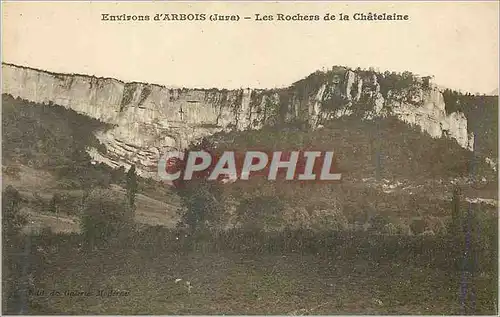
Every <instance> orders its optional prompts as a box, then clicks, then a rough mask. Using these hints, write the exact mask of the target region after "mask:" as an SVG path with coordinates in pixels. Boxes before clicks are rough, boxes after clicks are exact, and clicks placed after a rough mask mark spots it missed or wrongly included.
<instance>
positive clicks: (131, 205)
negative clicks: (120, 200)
mask: <svg viewBox="0 0 500 317" xmlns="http://www.w3.org/2000/svg"><path fill="white" fill-rule="evenodd" d="M137 188H138V186H137V173H136V171H135V165H132V166H131V167H130V169H129V170H128V172H127V207H128V211H129V213H130V215H133V214H134V213H135V196H136V194H137Z"/></svg>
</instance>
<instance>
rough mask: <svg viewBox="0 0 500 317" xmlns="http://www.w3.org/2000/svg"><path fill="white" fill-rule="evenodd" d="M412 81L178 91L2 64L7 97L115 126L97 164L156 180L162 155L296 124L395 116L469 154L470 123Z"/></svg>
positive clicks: (359, 78)
mask: <svg viewBox="0 0 500 317" xmlns="http://www.w3.org/2000/svg"><path fill="white" fill-rule="evenodd" d="M403 75H404V74H403ZM410 77H411V76H410ZM410 77H408V76H406V77H405V76H403V77H402V78H396V80H395V81H392V82H391V81H389V79H390V78H391V74H386V75H381V74H378V73H376V72H374V71H361V70H351V69H349V68H345V67H334V68H332V69H331V70H329V71H327V72H316V73H314V74H312V75H310V76H309V77H307V78H305V79H303V80H301V81H299V82H296V83H294V84H292V85H291V86H290V87H289V88H285V89H274V90H251V89H240V90H217V89H174V88H168V87H164V86H158V85H153V84H145V83H125V82H122V81H119V80H116V79H110V78H96V77H92V76H84V75H74V74H55V73H50V72H46V71H41V70H36V69H31V68H26V67H19V66H15V65H9V64H3V65H2V78H3V81H2V93H6V94H10V95H12V96H13V97H19V98H22V99H26V100H28V101H31V102H36V103H53V104H57V105H61V106H64V107H66V108H71V109H73V110H75V111H77V112H79V113H82V114H85V115H88V116H90V117H93V118H96V119H99V120H101V121H103V122H106V123H110V124H112V125H113V126H114V127H113V128H112V129H110V130H106V131H97V132H95V133H96V136H97V137H98V139H99V140H100V141H101V142H102V143H103V144H104V145H105V147H106V149H107V150H106V152H105V153H100V152H98V151H97V150H96V149H89V153H90V154H91V155H92V157H93V158H94V159H95V160H96V161H101V162H104V163H106V164H108V165H110V166H119V165H125V166H126V167H128V166H129V165H130V164H132V163H133V164H136V165H137V167H138V171H139V172H140V173H141V174H142V175H144V176H152V177H154V176H155V175H156V171H155V169H156V166H157V160H158V157H159V155H160V153H163V152H164V151H166V150H168V149H173V148H176V149H179V148H185V147H186V146H187V145H188V144H189V143H190V142H192V141H194V140H196V139H199V138H201V137H203V136H206V135H210V134H213V133H215V132H218V131H222V130H230V129H237V130H245V129H258V128H260V127H262V126H263V125H274V124H276V123H282V122H297V121H298V122H302V123H304V124H306V125H307V126H308V127H309V128H312V129H316V128H320V127H321V125H322V124H323V123H324V122H325V121H327V120H329V119H330V118H338V117H341V116H346V115H360V116H361V118H363V119H365V120H370V119H372V118H374V117H377V116H387V115H395V116H397V117H398V118H399V119H401V120H403V121H405V122H407V123H409V124H412V125H417V126H420V127H421V128H422V130H423V131H425V132H427V133H429V134H430V135H431V136H432V137H436V138H437V137H449V138H452V139H455V140H456V141H457V142H458V143H459V144H460V145H461V146H462V147H464V148H468V149H472V147H473V143H472V140H473V138H472V136H471V135H469V133H468V131H467V120H466V118H465V116H464V115H463V114H462V113H457V112H454V113H451V114H447V113H446V111H445V104H444V100H443V95H442V93H441V92H440V91H439V89H438V88H437V87H436V86H434V85H433V84H432V83H430V81H429V79H428V78H418V77H411V78H410ZM408 79H410V80H408Z"/></svg>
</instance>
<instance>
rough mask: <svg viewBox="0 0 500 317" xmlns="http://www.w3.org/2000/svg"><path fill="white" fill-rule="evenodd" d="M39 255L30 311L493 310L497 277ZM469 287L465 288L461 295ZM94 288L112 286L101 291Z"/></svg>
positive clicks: (329, 262)
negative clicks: (463, 280)
mask: <svg viewBox="0 0 500 317" xmlns="http://www.w3.org/2000/svg"><path fill="white" fill-rule="evenodd" d="M70 253H71V254H70ZM44 258H45V260H44V263H43V264H42V263H40V265H39V266H37V270H38V271H40V270H42V271H43V272H42V273H41V274H38V276H39V277H38V278H36V279H35V281H34V284H33V285H32V286H31V288H30V289H31V291H32V293H31V294H30V295H29V296H28V303H27V305H28V311H27V312H26V313H28V314H37V315H38V314H62V313H64V314H79V315H81V314H96V315H97V314H107V315H110V314H111V315H112V314H126V315H132V314H143V315H144V314H153V315H154V314H162V315H181V314H189V315H196V314H231V315H237V314H260V315H264V314H274V315H278V314H280V315H311V314H313V315H330V314H357V315H361V314H413V315H420V314H433V315H438V314H445V315H448V314H463V313H466V314H494V313H495V309H496V308H495V304H494V303H495V302H496V292H495V288H496V283H495V277H494V276H490V275H488V274H485V273H483V274H481V275H478V276H476V277H468V278H467V281H466V282H467V285H466V284H464V283H463V282H461V276H460V273H458V272H452V271H443V270H441V269H436V268H430V267H429V266H426V265H425V264H423V263H418V264H417V263H407V262H403V261H385V262H380V261H379V262H372V261H369V260H359V259H352V258H350V259H347V258H341V257H337V258H325V257H320V256H313V255H300V254H286V255H262V254H261V255H253V254H242V253H208V254H206V253H205V254H204V253H198V252H190V253H185V254H177V253H167V252H165V253H163V252H150V251H134V250H119V251H118V250H117V251H113V252H112V253H111V252H109V251H105V252H98V251H94V253H93V254H83V253H79V254H77V253H76V252H75V251H69V250H68V251H63V250H60V251H59V252H54V253H51V254H50V255H46V256H45V257H44ZM187 282H188V283H189V284H188V283H187ZM461 285H462V288H461ZM465 285H466V287H467V288H468V292H469V295H468V296H467V295H466V296H467V297H465V298H462V297H461V292H463V287H464V286H465ZM99 290H104V291H105V292H109V290H114V291H115V292H116V293H114V294H113V295H112V296H106V295H105V296H97V294H99V293H98V291H99ZM51 291H58V292H60V293H61V295H60V296H55V295H54V294H51V293H50V292H51ZM67 291H73V292H75V293H74V294H73V296H70V295H69V294H68V293H67V294H66V295H65V294H64V293H65V292H67ZM77 291H84V292H90V294H86V295H77V294H76V292H77ZM119 292H121V293H119ZM104 294H108V293H104ZM462 300H464V303H463V304H462V303H461V301H462ZM19 304H21V303H19V302H18V303H17V305H19ZM18 307H19V306H18ZM464 309H465V311H464Z"/></svg>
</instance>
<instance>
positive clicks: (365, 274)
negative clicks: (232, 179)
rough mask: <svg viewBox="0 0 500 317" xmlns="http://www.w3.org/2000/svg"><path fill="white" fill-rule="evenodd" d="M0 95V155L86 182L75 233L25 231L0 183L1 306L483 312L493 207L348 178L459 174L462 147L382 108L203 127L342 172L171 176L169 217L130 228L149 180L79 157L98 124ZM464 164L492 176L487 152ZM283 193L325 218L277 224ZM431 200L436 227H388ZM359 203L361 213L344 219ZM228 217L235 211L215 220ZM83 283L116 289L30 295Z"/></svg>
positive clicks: (491, 306) (17, 202)
mask: <svg viewBox="0 0 500 317" xmlns="http://www.w3.org/2000/svg"><path fill="white" fill-rule="evenodd" d="M2 101H3V110H2V114H3V116H2V123H3V129H4V131H3V133H4V134H3V153H4V154H3V155H4V158H3V159H4V164H10V163H12V162H18V163H22V164H25V165H29V166H32V167H35V168H37V169H45V170H49V171H51V172H52V173H54V175H57V177H58V180H59V182H60V183H61V184H62V183H69V182H71V184H72V185H71V186H72V188H76V189H83V190H84V191H85V195H84V197H83V199H81V200H79V201H76V202H74V204H75V206H76V209H77V210H78V212H77V214H78V215H79V216H80V217H81V229H82V230H81V234H63V233H58V234H56V233H53V232H51V231H50V230H44V231H42V232H39V233H29V234H24V233H22V232H21V231H20V229H21V228H22V226H23V225H24V224H25V222H26V219H25V218H24V217H23V216H22V213H21V212H20V211H21V206H22V205H23V203H24V202H23V199H22V198H21V196H20V195H19V193H18V191H17V190H16V189H15V188H12V187H7V188H4V190H3V193H2V216H3V217H2V220H3V223H2V226H3V227H2V228H3V230H2V233H3V235H4V236H3V237H2V238H3V239H2V241H3V272H2V273H3V281H2V282H3V288H2V291H3V310H4V311H3V313H6V314H7V313H8V314H16V313H20V312H22V313H24V314H44V313H45V314H58V313H59V314H61V313H66V314H67V313H72V314H82V313H89V314H91V313H93V314H110V313H117V314H119V313H121V314H206V313H211V314H222V313H227V314H248V313H257V314H259V313H263V314H266V313H267V314H292V313H295V314H296V313H301V314H335V313H346V314H347V313H357V314H363V313H379V314H397V313H401V314H495V313H497V311H496V308H497V297H498V294H497V280H498V279H497V276H498V274H497V273H498V272H497V258H498V253H497V249H498V246H497V241H498V236H497V232H498V230H497V218H496V217H497V214H496V210H491V209H488V208H487V207H486V206H483V205H481V206H480V205H469V204H467V203H464V197H463V195H462V193H461V192H460V190H459V189H458V188H457V189H455V190H453V191H451V190H450V192H447V193H446V195H447V196H449V197H451V203H450V202H445V203H444V204H443V202H442V201H443V200H442V199H441V204H443V206H439V207H436V204H435V202H434V201H433V200H431V198H429V197H427V196H425V195H421V196H419V197H418V199H417V200H416V201H415V200H413V201H412V204H410V203H408V204H406V205H405V206H406V207H405V208H407V209H403V208H401V209H398V208H399V207H398V208H397V209H398V210H396V211H391V212H390V213H389V212H388V211H387V210H388V209H389V208H390V207H391V206H398V202H397V201H398V200H403V199H406V198H403V195H399V194H398V193H396V194H394V196H384V194H383V193H381V192H380V191H377V190H375V189H371V188H365V187H364V186H361V189H360V187H359V182H360V180H361V179H363V178H369V177H374V178H377V177H378V178H379V179H384V178H385V179H391V180H394V181H395V180H398V179H411V180H412V181H415V182H418V181H421V180H422V181H424V180H428V179H441V178H442V179H447V178H454V177H460V176H462V177H465V176H468V175H470V173H471V168H470V162H471V160H472V158H471V156H470V154H469V153H468V152H466V151H465V150H463V149H461V148H460V147H459V146H458V145H455V144H454V143H450V142H449V141H447V140H436V139H431V138H429V137H426V136H424V135H423V134H421V133H419V132H418V130H417V129H411V128H410V129H409V128H408V127H407V126H406V125H404V124H401V123H399V122H398V121H397V120H395V119H391V118H389V119H385V120H381V121H376V122H372V123H370V122H361V121H360V120H357V119H356V118H347V119H343V120H337V121H333V122H332V123H331V124H330V125H329V126H326V127H325V128H324V129H322V130H319V131H316V132H314V133H308V132H306V131H303V130H301V129H300V128H298V127H295V126H288V127H282V129H281V130H277V129H276V128H273V129H271V128H265V129H263V130H261V131H247V132H244V133H243V132H231V133H228V134H226V133H222V134H218V135H215V136H213V137H211V138H208V139H206V140H204V141H203V142H202V143H200V144H194V145H193V146H192V148H191V149H207V150H211V151H223V150H225V149H227V150H242V151H243V150H248V149H258V150H273V149H289V150H293V149H303V148H311V149H320V150H321V149H323V150H331V149H333V150H335V151H337V152H336V153H337V159H338V162H339V164H340V167H341V169H342V171H343V173H344V177H345V181H344V182H343V183H342V184H331V185H328V184H321V183H318V184H311V185H308V184H302V183H293V182H292V183H290V182H285V181H279V180H278V181H276V182H275V183H269V182H265V181H263V180H262V179H259V178H255V179H251V181H249V182H236V183H234V184H233V185H231V186H223V185H221V184H218V183H214V182H207V181H204V180H203V179H198V180H194V181H191V182H184V183H182V184H177V185H178V187H177V194H178V195H179V196H180V197H181V201H182V208H181V209H180V210H179V212H180V213H181V222H180V224H179V227H178V228H171V229H169V228H164V227H161V226H150V227H147V226H142V227H141V226H138V225H137V224H135V223H134V222H133V213H134V210H135V207H136V206H135V205H136V199H135V198H136V195H137V193H139V192H148V191H149V190H151V191H152V190H154V189H155V188H156V187H158V185H157V184H155V183H154V182H152V181H146V180H142V179H140V178H139V177H137V175H136V173H135V171H134V169H130V170H129V171H125V170H124V169H119V170H111V169H109V168H107V167H104V166H99V165H97V166H94V165H92V164H90V158H89V157H88V156H87V154H86V153H85V151H84V149H85V147H86V146H99V145H98V144H97V143H96V142H97V140H95V139H94V137H93V136H92V133H91V131H92V130H93V129H98V128H103V127H102V125H101V124H100V123H98V122H92V121H91V120H89V119H88V118H86V117H83V116H79V115H77V114H76V113H73V112H72V111H70V110H66V109H64V108H60V107H54V106H42V105H34V104H29V103H26V102H24V101H20V100H14V99H12V98H10V97H6V96H3V99H2ZM49 107H50V108H49ZM377 153H379V154H377ZM6 162H7V163H6ZM478 164H479V163H478ZM9 166H11V165H9ZM61 166H64V167H65V168H66V169H65V170H64V169H61ZM478 170H479V171H480V172H481V173H483V174H484V175H486V176H488V177H493V176H491V175H490V174H488V170H487V169H486V167H483V168H479V169H478ZM8 172H9V173H13V174H16V169H15V168H12V167H11V168H10V169H9V170H8ZM17 172H18V171H17ZM483 174H481V175H483ZM113 183H114V184H119V185H121V186H123V187H124V188H125V189H126V194H125V195H124V196H123V197H121V196H111V195H109V194H108V193H109V192H108V191H107V187H108V186H109V184H113ZM356 183H358V185H356ZM431 190H432V189H431ZM383 197H385V199H386V200H387V201H381V200H382V199H383ZM65 200H67V197H65V196H63V195H57V196H56V195H55V196H54V197H53V198H52V200H51V201H50V203H49V204H48V206H47V208H49V209H50V210H54V211H55V210H58V206H61V205H63V203H62V202H63V201H65ZM230 207H234V212H229V210H228V209H230ZM291 207H293V208H291ZM294 208H295V209H298V208H303V209H304V210H305V211H306V213H307V214H308V215H309V216H310V217H312V215H313V214H314V212H316V211H317V210H327V211H328V212H329V213H328V214H329V215H330V218H326V217H325V218H321V219H320V220H321V221H323V225H320V226H302V227H301V226H292V225H290V224H293V223H295V220H294V219H293V218H292V219H291V220H290V219H288V218H287V219H285V218H286V217H288V216H287V215H286V212H287V210H289V209H294ZM433 208H442V209H443V210H444V213H445V214H447V215H450V217H449V218H446V221H445V222H444V230H441V231H438V230H434V231H435V232H433V233H434V234H433V235H426V234H422V233H425V232H429V231H432V230H431V228H430V227H429V224H428V223H425V222H422V221H420V220H419V221H420V222H419V221H413V222H411V223H410V224H409V225H408V226H409V227H410V230H411V231H412V232H413V233H414V234H413V235H408V234H407V232H405V231H404V230H401V226H400V224H399V223H398V221H399V220H400V219H399V218H404V217H406V218H410V217H411V216H412V215H415V214H419V213H427V212H429V211H432V209H433ZM232 217H233V218H235V219H231V218H232ZM398 217H399V218H398ZM358 218H363V219H362V220H363V221H366V222H367V223H369V224H370V228H369V229H368V230H366V231H364V230H357V229H356V228H355V227H353V226H352V225H353V224H354V223H355V222H356V221H357V220H358ZM231 221H233V222H234V223H236V224H237V226H236V227H234V228H232V229H228V230H222V229H221V227H222V226H223V225H224V224H226V223H228V222H231ZM421 222H422V223H421ZM177 278H182V279H183V280H182V282H179V283H175V280H176V279H177ZM186 281H190V283H192V284H185V282H186ZM191 285H192V286H193V288H191ZM360 285H361V286H360ZM461 288H462V289H461ZM98 289H104V290H110V289H115V290H116V289H122V290H123V289H126V290H128V291H129V292H130V295H129V296H126V297H114V298H109V297H106V298H96V297H95V296H94V297H85V298H83V297H79V298H71V297H68V296H66V297H64V296H60V297H57V296H47V295H44V296H36V295H34V294H35V293H36V291H37V290H45V291H46V292H50V290H59V291H63V292H64V291H66V290H93V291H95V290H98ZM464 289H465V291H464ZM462 293H464V294H466V295H461V294H462ZM464 296H465V297H464Z"/></svg>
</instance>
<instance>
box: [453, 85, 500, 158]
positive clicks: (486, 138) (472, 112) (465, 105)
mask: <svg viewBox="0 0 500 317" xmlns="http://www.w3.org/2000/svg"><path fill="white" fill-rule="evenodd" d="M443 97H444V102H445V105H446V112H447V113H452V112H457V111H460V112H462V113H464V114H465V117H466V118H467V120H468V122H469V126H468V130H469V132H474V134H475V135H476V139H475V150H476V152H477V153H478V154H479V155H480V156H482V157H489V158H496V157H498V96H484V95H483V96H477V95H472V94H469V93H467V94H463V93H461V92H457V91H453V90H450V89H446V90H445V91H443Z"/></svg>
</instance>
